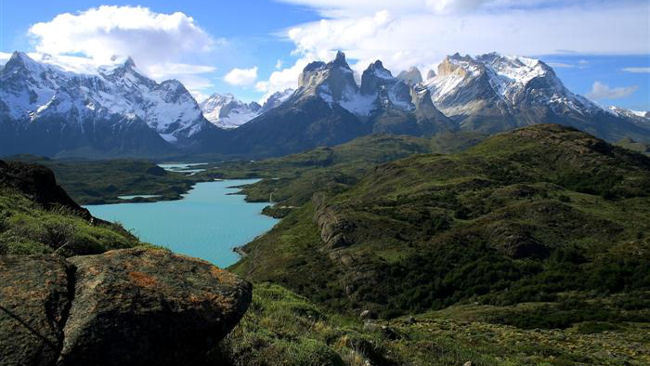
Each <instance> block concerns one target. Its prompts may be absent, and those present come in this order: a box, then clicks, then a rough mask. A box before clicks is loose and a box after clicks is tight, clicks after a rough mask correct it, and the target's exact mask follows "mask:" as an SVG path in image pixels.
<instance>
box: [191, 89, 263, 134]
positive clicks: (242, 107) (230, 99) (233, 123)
mask: <svg viewBox="0 0 650 366" xmlns="http://www.w3.org/2000/svg"><path fill="white" fill-rule="evenodd" d="M199 106H200V107H201V110H202V111H203V116H204V117H205V118H206V119H207V120H208V121H210V122H212V123H213V124H215V125H216V126H218V127H221V128H237V127H239V126H241V125H243V124H244V123H246V122H248V121H250V120H252V119H253V118H255V117H257V116H258V115H259V114H260V113H261V109H262V106H260V105H259V104H258V103H256V102H250V103H244V102H242V101H241V100H239V99H237V98H235V96H234V95H232V94H224V95H221V94H218V93H214V94H212V95H211V96H210V97H209V98H208V99H206V100H204V101H203V102H201V103H200V104H199Z"/></svg>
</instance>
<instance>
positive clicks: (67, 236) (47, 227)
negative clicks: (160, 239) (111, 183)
mask: <svg viewBox="0 0 650 366" xmlns="http://www.w3.org/2000/svg"><path fill="white" fill-rule="evenodd" d="M138 245H146V244H144V243H141V242H140V241H139V240H138V239H137V238H136V237H134V236H133V235H132V234H130V233H129V232H127V231H126V230H124V229H123V228H122V227H121V226H119V225H115V224H110V223H103V222H90V221H88V220H85V219H84V218H82V217H79V216H78V215H76V214H75V213H73V212H72V211H70V210H68V209H66V208H65V207H58V208H55V209H50V210H48V209H45V208H43V207H41V206H40V205H38V204H36V203H34V202H33V201H31V200H30V199H28V198H27V197H25V196H24V195H22V194H20V193H18V192H16V191H13V190H11V189H8V188H3V187H0V254H22V255H25V254H43V253H52V252H54V251H55V250H57V249H59V248H61V247H63V248H61V249H60V250H59V251H58V253H59V254H62V255H66V256H67V255H76V254H95V253H101V252H104V251H106V250H109V249H119V248H129V247H134V246H138Z"/></svg>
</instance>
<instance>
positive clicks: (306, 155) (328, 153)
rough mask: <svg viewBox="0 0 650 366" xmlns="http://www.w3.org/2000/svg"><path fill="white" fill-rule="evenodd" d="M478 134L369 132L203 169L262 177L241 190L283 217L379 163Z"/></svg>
mask: <svg viewBox="0 0 650 366" xmlns="http://www.w3.org/2000/svg"><path fill="white" fill-rule="evenodd" d="M482 138H483V136H482V135H478V134H472V133H457V134H451V133H447V134H441V135H438V136H435V137H433V138H431V139H425V138H418V137H410V136H393V135H371V136H364V137H360V138H357V139H355V140H353V141H351V142H348V143H345V144H342V145H338V146H334V147H323V148H317V149H314V150H310V151H306V152H303V153H300V154H294V155H289V156H286V157H282V158H277V159H268V160H262V161H259V162H225V163H223V164H220V165H219V167H218V168H216V169H214V170H212V171H210V172H208V173H207V174H209V175H210V176H211V177H219V178H249V177H261V178H264V179H262V180H261V181H260V182H258V183H256V184H253V185H250V186H247V187H245V188H244V190H243V192H244V193H245V194H246V195H247V199H248V200H249V201H263V202H267V201H269V199H272V201H273V203H274V209H272V210H268V211H267V213H269V214H275V215H277V216H284V215H285V214H286V213H288V211H290V210H287V209H284V210H283V209H282V208H286V207H296V206H300V205H303V204H304V203H306V202H307V201H309V200H310V199H311V196H312V195H313V194H314V192H316V191H320V190H327V191H329V192H342V191H344V190H346V189H348V188H349V187H351V186H352V185H354V184H356V183H357V182H358V181H359V179H360V178H361V177H362V176H363V175H364V174H366V173H367V172H368V171H370V170H371V169H373V168H374V167H375V166H377V165H378V164H382V163H386V162H389V161H393V160H396V159H400V158H404V157H407V156H410V155H413V154H423V153H431V152H448V151H459V150H462V149H465V148H467V147H469V146H472V145H474V144H476V143H478V142H479V141H480V140H481V139H482Z"/></svg>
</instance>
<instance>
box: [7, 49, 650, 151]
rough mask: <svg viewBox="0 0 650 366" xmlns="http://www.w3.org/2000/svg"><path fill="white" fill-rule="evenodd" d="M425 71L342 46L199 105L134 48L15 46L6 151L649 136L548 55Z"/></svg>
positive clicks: (643, 122)
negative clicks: (250, 89)
mask: <svg viewBox="0 0 650 366" xmlns="http://www.w3.org/2000/svg"><path fill="white" fill-rule="evenodd" d="M421 79H422V75H421V74H420V72H419V71H418V70H417V69H415V68H412V69H409V70H407V71H406V72H403V73H401V74H400V75H398V77H395V76H393V74H392V73H391V72H390V71H389V70H388V69H386V68H385V67H384V65H383V64H382V62H381V61H376V62H373V63H372V64H370V65H369V66H368V67H367V68H366V70H365V71H364V72H363V74H362V75H361V83H360V84H357V83H356V81H355V77H354V74H353V72H352V69H351V68H350V66H349V65H348V63H347V61H346V59H345V55H344V54H343V53H342V52H338V53H337V55H336V58H335V59H334V60H332V61H330V62H327V63H326V62H321V61H318V62H312V63H310V64H309V65H307V66H306V67H305V68H304V70H303V72H302V73H301V75H300V77H299V80H298V88H297V89H295V90H292V89H288V90H285V91H282V92H278V93H275V94H273V95H271V96H270V97H269V98H268V99H267V100H266V102H265V103H264V105H263V106H260V105H259V104H257V103H243V102H241V101H239V100H237V99H236V98H235V97H234V96H232V95H229V94H226V95H219V94H214V95H212V96H211V97H210V98H208V99H207V100H206V101H204V102H202V103H201V105H199V104H198V103H197V102H196V101H195V100H194V98H193V97H192V96H191V94H190V93H189V92H188V91H187V89H185V87H184V86H183V85H182V84H181V83H180V82H178V81H176V80H168V81H164V82H161V83H158V82H156V81H154V80H152V79H150V78H148V77H146V76H145V75H143V74H142V73H141V72H139V71H138V69H137V67H136V66H135V63H134V62H133V60H131V59H125V60H122V62H116V63H115V64H113V65H110V66H103V67H99V68H93V69H92V70H90V69H87V68H84V69H83V71H80V70H75V71H71V70H68V69H63V68H62V67H60V65H56V64H54V63H53V62H51V60H49V61H48V60H47V59H43V60H40V61H35V60H33V59H31V58H29V57H28V56H27V55H26V54H24V53H19V52H16V53H14V54H13V55H12V57H11V58H10V60H9V61H8V62H7V64H6V65H5V66H4V67H2V68H0V154H5V155H7V154H15V153H35V154H41V155H47V156H53V155H77V156H79V155H81V156H116V155H128V156H134V155H138V156H152V155H160V154H169V153H170V152H171V153H179V152H180V153H192V152H202V153H219V154H224V155H228V154H233V155H238V156H245V155H246V156H256V157H262V156H272V155H282V154H288V153H293V152H297V151H302V150H305V149H309V148H313V147H315V146H321V145H334V144H338V143H342V142H346V141H348V140H351V139H353V138H355V137H358V136H362V135H365V134H370V133H395V134H408V135H417V136H429V135H433V134H436V133H438V132H440V131H453V130H458V129H462V130H470V131H480V132H485V133H495V132H499V131H504V130H508V129H512V128H516V127H520V126H525V125H530V124H535V123H560V124H565V125H569V126H573V127H576V128H578V129H581V130H583V131H586V132H589V133H592V134H594V135H596V136H598V137H601V138H604V139H607V140H609V141H618V140H621V139H623V138H631V139H633V140H634V141H641V142H647V141H650V122H649V121H650V118H648V114H647V113H640V112H634V111H629V110H624V109H621V108H612V109H605V108H602V107H601V106H599V105H597V104H595V103H593V102H591V101H590V100H588V99H586V98H584V97H582V96H580V95H577V94H575V93H572V92H571V91H569V90H568V89H567V88H566V87H565V86H564V85H563V84H562V82H561V81H560V79H559V78H558V77H557V75H556V74H555V72H554V71H553V69H552V68H551V67H549V66H548V65H546V64H545V63H543V62H541V61H539V60H535V59H531V58H526V57H507V56H501V55H498V54H495V53H491V54H487V55H482V56H477V57H470V56H460V55H459V54H455V55H452V56H448V57H447V58H446V59H445V60H444V61H443V62H442V63H441V64H440V65H439V66H438V70H437V73H436V72H433V71H430V72H428V73H427V80H424V81H421V82H417V81H418V80H421ZM206 117H207V119H206ZM208 119H209V120H210V121H211V122H212V123H210V121H208ZM215 125H216V126H220V127H225V128H218V127H216V126H215ZM237 126H239V127H238V128H232V127H237Z"/></svg>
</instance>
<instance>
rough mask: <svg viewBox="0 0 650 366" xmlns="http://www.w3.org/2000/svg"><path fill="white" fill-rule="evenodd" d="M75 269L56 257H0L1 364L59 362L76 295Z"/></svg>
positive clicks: (51, 363) (22, 365) (5, 365)
mask: <svg viewBox="0 0 650 366" xmlns="http://www.w3.org/2000/svg"><path fill="white" fill-rule="evenodd" d="M71 273H72V267H71V266H70V265H69V264H68V263H66V261H65V260H63V259H62V258H60V257H54V256H43V255H41V256H0V364H2V365H3V366H14V365H15V366H24V365H39V366H40V365H53V364H54V362H56V359H57V357H58V354H59V351H60V349H61V345H62V341H63V325H64V323H65V320H66V316H67V312H68V310H69V308H70V301H71V299H72V289H71V288H69V286H68V284H69V278H70V276H71Z"/></svg>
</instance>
